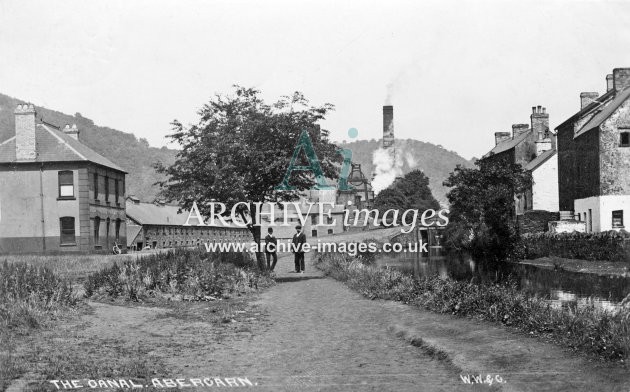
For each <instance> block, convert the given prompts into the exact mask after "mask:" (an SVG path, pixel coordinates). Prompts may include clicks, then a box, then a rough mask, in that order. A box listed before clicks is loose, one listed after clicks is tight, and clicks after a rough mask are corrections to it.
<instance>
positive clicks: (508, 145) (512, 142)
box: [482, 129, 531, 158]
mask: <svg viewBox="0 0 630 392" xmlns="http://www.w3.org/2000/svg"><path fill="white" fill-rule="evenodd" d="M530 131H531V129H530V130H529V131H527V132H523V133H521V134H518V135H516V137H515V138H514V139H508V140H504V141H502V142H501V143H499V144H497V145H496V146H494V148H493V149H492V150H490V152H488V153H487V154H486V155H484V156H483V157H482V158H487V157H489V156H490V155H492V154H498V153H501V152H504V151H507V150H510V149H512V148H514V147H516V146H517V145H518V144H519V143H520V142H522V141H523V140H525V139H526V138H527V135H528V134H529V132H530Z"/></svg>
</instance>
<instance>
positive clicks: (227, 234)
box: [126, 196, 252, 250]
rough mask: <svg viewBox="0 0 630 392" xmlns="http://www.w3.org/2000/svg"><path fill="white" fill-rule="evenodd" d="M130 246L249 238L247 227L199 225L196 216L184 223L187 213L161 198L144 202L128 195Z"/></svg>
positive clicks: (185, 244)
mask: <svg viewBox="0 0 630 392" xmlns="http://www.w3.org/2000/svg"><path fill="white" fill-rule="evenodd" d="M126 208H127V231H128V235H127V247H128V248H129V249H131V250H142V249H143V248H145V247H146V246H149V247H151V249H162V248H179V247H191V246H203V244H204V243H206V242H228V241H229V242H249V241H251V240H252V236H251V234H250V232H249V230H248V229H247V228H244V227H239V226H236V225H221V224H220V222H215V223H217V224H216V225H214V226H209V225H206V226H197V225H196V224H197V222H196V221H195V220H193V221H191V222H190V223H191V225H188V226H184V224H185V223H186V220H187V219H188V213H187V212H185V211H183V212H182V213H178V211H179V207H177V206H172V205H167V204H164V203H160V202H154V203H144V202H141V201H140V200H139V199H138V198H136V197H134V196H129V197H127V200H126Z"/></svg>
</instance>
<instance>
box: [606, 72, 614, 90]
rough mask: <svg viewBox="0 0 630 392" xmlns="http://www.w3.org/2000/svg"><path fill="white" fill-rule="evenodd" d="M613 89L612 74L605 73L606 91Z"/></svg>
mask: <svg viewBox="0 0 630 392" xmlns="http://www.w3.org/2000/svg"><path fill="white" fill-rule="evenodd" d="M612 89H613V76H612V74H608V75H606V92H608V91H610V90H612Z"/></svg>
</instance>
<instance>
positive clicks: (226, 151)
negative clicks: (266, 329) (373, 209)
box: [156, 86, 341, 269]
mask: <svg viewBox="0 0 630 392" xmlns="http://www.w3.org/2000/svg"><path fill="white" fill-rule="evenodd" d="M234 89H235V91H234V94H233V95H230V96H224V95H216V96H215V97H213V98H212V99H211V100H210V101H209V102H208V103H206V104H205V105H204V106H203V107H202V108H201V110H199V112H198V115H199V120H198V123H197V124H194V125H191V126H188V127H184V126H183V125H182V124H181V123H180V122H179V121H177V120H175V121H173V123H172V126H173V131H174V132H173V134H171V135H169V138H170V139H171V140H172V141H173V142H175V143H177V144H179V146H180V147H181V150H180V152H179V153H178V154H177V157H176V160H175V162H174V163H173V164H172V165H170V166H163V165H161V164H157V165H156V170H157V171H158V172H159V173H163V174H165V175H166V180H164V181H161V182H160V183H159V185H160V187H161V196H162V197H164V198H165V199H167V200H169V201H177V202H178V204H179V205H180V207H181V208H182V209H190V208H191V207H192V205H193V202H196V203H197V206H198V207H199V211H200V213H201V214H202V215H205V216H207V215H208V214H209V213H210V211H211V207H210V205H211V202H213V201H214V202H222V203H225V204H226V206H227V208H228V211H229V210H231V209H232V207H233V206H234V205H235V204H236V203H239V202H246V203H254V202H263V203H264V202H268V201H293V200H296V199H297V198H298V197H299V195H300V193H301V192H302V191H304V190H307V189H311V188H312V187H313V185H314V184H315V179H314V177H313V175H312V174H311V173H310V172H308V171H295V172H293V173H292V175H291V185H292V186H293V187H294V189H293V190H284V191H277V190H275V189H274V188H275V187H276V186H277V185H278V184H280V183H281V181H282V179H283V177H284V175H285V172H286V170H287V166H288V164H289V161H290V159H291V157H292V156H293V152H294V150H295V147H296V143H297V141H298V137H299V136H300V134H301V133H302V132H303V131H307V132H308V135H309V137H310V140H311V142H312V145H313V148H314V150H315V151H316V154H317V157H318V158H319V162H320V165H321V168H322V171H323V174H324V175H325V176H326V178H331V179H335V178H337V176H338V166H339V164H340V162H341V155H340V154H338V153H337V147H336V146H335V145H334V144H332V143H331V142H329V141H328V132H327V131H325V130H320V129H319V126H317V122H318V121H320V120H322V119H324V118H325V116H326V114H327V113H328V112H329V111H330V110H332V109H333V106H332V105H330V104H325V105H323V106H310V105H309V103H308V100H307V99H306V98H305V97H304V96H303V95H302V94H301V93H299V92H296V93H294V94H293V95H291V96H283V97H281V98H280V99H279V100H278V101H276V102H275V103H273V104H271V105H269V104H266V103H265V102H264V101H263V99H262V98H261V97H260V92H259V91H258V90H256V89H253V88H244V87H240V86H234ZM300 158H301V159H302V162H304V161H305V157H304V156H303V155H300ZM250 205H251V204H250ZM237 211H238V213H239V214H240V215H241V217H242V218H243V220H244V221H245V222H249V225H248V228H249V230H250V232H251V233H252V236H253V238H254V241H255V242H256V243H257V244H260V238H261V235H260V231H261V230H260V226H259V222H260V219H259V218H260V217H259V216H257V215H256V214H255V213H253V208H251V209H247V208H245V207H244V206H242V205H239V209H238V210H237ZM256 256H257V260H258V265H259V268H261V269H264V268H265V267H264V266H265V263H264V260H263V257H262V254H260V253H257V255H256Z"/></svg>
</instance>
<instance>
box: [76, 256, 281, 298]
mask: <svg viewBox="0 0 630 392" xmlns="http://www.w3.org/2000/svg"><path fill="white" fill-rule="evenodd" d="M271 282H272V280H271V278H269V277H268V276H267V275H261V274H260V273H259V272H258V270H257V269H256V267H255V264H254V262H253V260H252V259H251V258H250V257H249V255H247V254H245V253H205V252H203V251H200V250H175V251H170V252H167V253H159V254H154V255H150V256H145V257H141V258H138V259H132V260H127V261H125V262H123V263H121V264H120V265H118V264H114V265H112V266H111V267H108V268H104V269H102V270H101V271H99V272H96V273H94V274H91V275H90V276H88V278H87V280H86V282H85V283H84V287H85V294H86V296H87V297H91V296H94V295H98V296H107V297H112V298H115V297H124V298H125V299H129V300H134V301H137V300H139V299H141V298H144V297H148V296H151V295H153V294H155V293H172V294H187V295H191V296H194V297H203V296H206V295H213V294H222V293H233V292H245V291H248V290H251V289H257V288H258V286H259V284H260V285H263V286H265V285H269V284H271Z"/></svg>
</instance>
